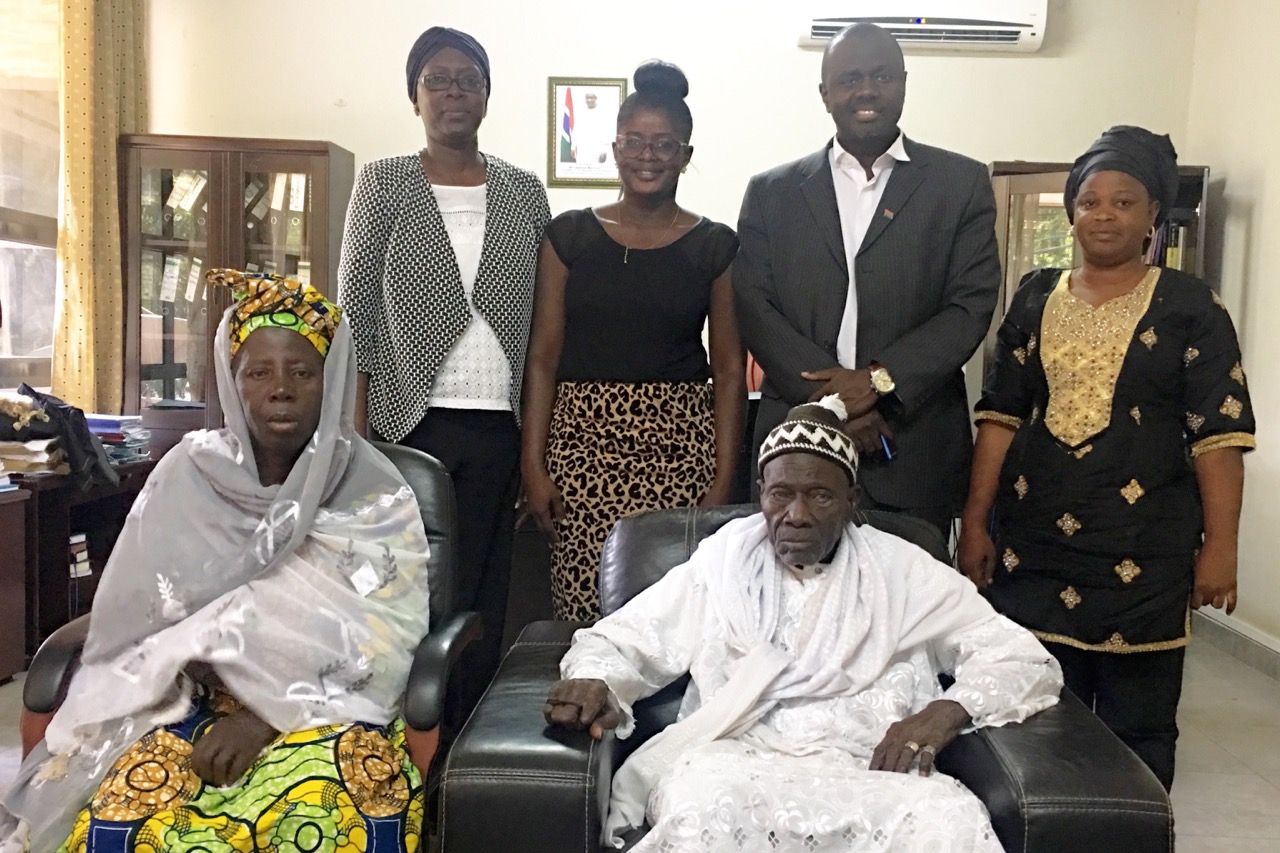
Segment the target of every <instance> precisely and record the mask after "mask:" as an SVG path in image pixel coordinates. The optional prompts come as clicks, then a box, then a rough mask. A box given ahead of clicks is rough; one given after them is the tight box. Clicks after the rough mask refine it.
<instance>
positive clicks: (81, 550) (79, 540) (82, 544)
mask: <svg viewBox="0 0 1280 853" xmlns="http://www.w3.org/2000/svg"><path fill="white" fill-rule="evenodd" d="M86 539H87V537H86V536H85V534H83V533H72V534H71V540H70V542H69V543H68V545H67V548H68V556H69V557H70V558H71V577H73V578H84V577H88V576H89V575H91V574H93V569H92V568H90V566H89V543H88V542H87V541H86Z"/></svg>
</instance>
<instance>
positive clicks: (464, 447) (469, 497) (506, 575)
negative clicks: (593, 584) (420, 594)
mask: <svg viewBox="0 0 1280 853" xmlns="http://www.w3.org/2000/svg"><path fill="white" fill-rule="evenodd" d="M399 443H400V444H403V445H406V446H408V447H412V448H415V449H417V450H421V451H422V452H424V453H429V454H430V455H432V456H434V457H435V458H436V459H439V460H440V462H441V463H442V464H443V465H444V466H445V467H446V468H448V469H449V474H450V475H451V476H452V478H453V490H454V494H455V495H456V497H457V501H458V543H457V554H458V584H457V586H458V589H457V600H458V607H459V609H461V610H474V611H477V612H478V613H479V614H480V619H481V622H482V624H483V625H484V636H483V637H482V638H481V639H480V640H478V641H477V642H475V643H473V644H472V645H471V646H470V647H469V648H468V649H467V651H466V652H465V653H464V654H463V657H462V659H461V661H460V662H459V670H458V678H457V681H456V685H455V687H454V688H453V689H451V690H450V691H449V692H450V699H449V702H448V707H447V708H446V710H445V720H444V723H445V729H446V733H447V734H448V735H452V734H455V733H456V732H457V731H458V729H460V728H461V727H462V724H463V723H464V722H466V719H467V717H468V716H470V714H471V711H472V709H474V708H475V706H476V704H477V703H478V702H479V701H480V697H481V696H482V695H483V694H484V691H485V688H486V687H488V686H489V681H490V680H491V679H492V678H493V674H494V673H495V672H496V671H497V669H498V663H499V658H500V656H501V650H502V626H503V623H504V621H505V620H506V614H507V589H508V586H509V585H510V581H511V540H512V537H513V536H514V534H515V520H516V519H515V505H516V495H517V492H518V490H519V485H520V431H519V429H517V428H516V421H515V417H514V416H513V415H512V414H511V412H503V411H493V410H485V409H429V410H428V411H427V414H426V415H425V416H424V417H423V419H422V421H421V423H419V424H418V425H417V426H416V427H414V428H413V431H412V432H410V433H409V434H408V435H406V436H405V437H404V438H402V439H401V440H400V442H399Z"/></svg>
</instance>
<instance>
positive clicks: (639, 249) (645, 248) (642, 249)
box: [618, 202, 680, 264]
mask: <svg viewBox="0 0 1280 853" xmlns="http://www.w3.org/2000/svg"><path fill="white" fill-rule="evenodd" d="M679 218H680V205H678V204H677V205H676V212H675V214H673V215H672V217H671V221H670V222H669V223H667V230H666V231H663V232H662V236H660V237H659V238H658V239H657V240H655V241H654V242H653V244H652V245H650V246H634V247H632V246H628V245H627V244H626V243H623V244H622V262H623V263H624V264H625V263H626V262H627V256H628V255H630V254H631V250H632V248H634V249H635V250H636V251H637V252H647V251H648V250H650V249H656V248H658V245H659V244H660V243H661V242H662V241H663V240H665V239H667V235H668V234H670V233H671V229H672V228H675V227H676V220H677V219H679ZM618 224H619V225H621V226H622V227H623V228H626V227H627V223H625V222H623V221H622V203H621V202H619V203H618Z"/></svg>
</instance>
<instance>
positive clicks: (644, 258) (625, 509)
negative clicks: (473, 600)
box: [521, 60, 746, 620]
mask: <svg viewBox="0 0 1280 853" xmlns="http://www.w3.org/2000/svg"><path fill="white" fill-rule="evenodd" d="M635 89H636V90H635V92H634V93H633V94H632V95H630V96H629V97H628V98H627V99H626V100H624V101H623V102H622V106H621V107H620V108H619V110H618V137H617V139H616V140H615V142H614V145H613V153H614V159H615V161H616V162H617V164H618V175H619V177H620V178H621V181H622V197H621V198H620V199H619V200H618V201H617V202H615V203H613V204H607V205H603V206H601V207H596V208H587V209H585V210H574V211H569V212H567V213H564V214H561V215H560V216H558V217H556V218H555V219H554V220H553V221H552V223H551V224H550V225H549V226H548V227H547V236H546V239H545V240H543V242H542V248H541V250H540V255H539V261H538V284H537V289H536V296H535V304H534V320H533V334H532V338H531V339H530V342H529V373H528V381H527V382H526V386H525V419H524V427H523V436H522V437H523V451H522V456H521V467H522V470H523V473H524V488H525V495H526V497H527V499H528V508H529V512H530V514H531V515H532V516H533V518H534V519H535V520H536V521H537V523H538V526H539V527H541V528H542V530H543V531H544V532H546V533H547V535H548V536H549V537H550V538H551V541H552V554H551V576H552V577H551V587H552V597H553V599H554V604H555V613H556V618H558V619H576V620H593V619H597V618H599V616H600V597H599V593H598V591H597V588H596V576H597V573H598V571H599V566H600V553H601V547H602V546H603V544H604V540H605V537H606V536H607V535H608V533H609V530H610V529H611V528H612V527H613V525H614V523H615V522H617V521H618V520H619V519H621V518H623V517H625V516H628V515H633V514H635V513H639V512H644V511H647V510H654V509H665V508H669V507H679V506H692V505H694V504H699V505H702V506H716V505H718V504H723V503H727V502H728V501H729V500H730V499H731V491H732V484H733V469H734V463H735V462H736V459H737V454H738V450H739V444H740V442H741V438H742V417H743V401H744V398H745V391H746V389H745V378H744V374H745V368H744V355H743V351H742V345H741V343H740V342H739V339H738V327H737V322H736V320H735V318H734V310H733V294H732V289H731V284H730V280H729V264H730V263H731V262H732V261H733V258H734V255H735V254H737V251H738V240H737V237H736V236H735V235H734V233H733V230H732V229H730V228H729V227H728V226H726V225H721V224H719V223H717V222H712V221H711V220H709V219H707V218H706V217H703V216H699V215H698V214H695V213H692V212H690V211H687V210H684V209H682V208H681V207H680V206H679V205H678V204H677V203H676V188H677V186H678V185H679V183H680V173H681V172H683V171H684V170H685V168H686V167H687V166H688V164H689V159H690V157H691V156H692V155H693V147H692V146H691V145H690V144H689V138H690V136H691V135H692V133H693V117H692V115H691V114H690V113H689V107H688V105H686V104H685V101H684V98H685V96H686V95H687V94H688V93H689V83H688V80H686V79H685V76H684V73H683V72H681V71H680V69H679V68H677V67H676V66H674V65H671V64H670V63H666V62H660V61H656V60H654V61H650V62H646V63H645V64H643V65H641V66H640V67H639V68H638V69H636V73H635ZM708 320H709V340H710V358H709V359H708V353H707V349H706V348H704V346H703V342H702V330H703V326H704V324H706V323H707V322H708ZM708 379H711V380H712V381H711V382H710V383H708V381H707V380H708Z"/></svg>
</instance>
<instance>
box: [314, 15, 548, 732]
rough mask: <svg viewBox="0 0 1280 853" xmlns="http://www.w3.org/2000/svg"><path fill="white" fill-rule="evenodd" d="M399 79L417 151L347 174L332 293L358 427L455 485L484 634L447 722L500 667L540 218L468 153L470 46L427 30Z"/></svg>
mask: <svg viewBox="0 0 1280 853" xmlns="http://www.w3.org/2000/svg"><path fill="white" fill-rule="evenodd" d="M405 71H406V76H407V83H408V95H409V100H410V102H412V104H413V111H414V114H415V115H417V116H419V117H420V118H421V120H422V126H423V129H424V130H425V131H426V147H425V148H423V149H422V150H421V151H419V152H418V153H416V154H409V155H404V156H400V157H389V158H387V159H384V160H378V161H375V162H372V163H369V164H368V165H366V166H365V167H364V168H362V169H361V170H360V175H359V177H358V179H357V181H356V186H355V190H354V192H353V194H352V197H351V206H350V208H349V209H348V211H347V225H346V233H345V234H344V236H343V241H342V260H341V262H340V264H339V266H338V287H339V293H340V299H341V302H342V304H343V306H344V307H345V308H346V310H347V316H348V318H349V319H350V320H351V327H352V332H353V333H354V337H355V343H356V362H357V367H358V370H359V379H358V388H357V400H356V428H357V430H358V431H360V432H361V433H362V434H365V433H366V430H367V432H368V433H369V434H371V435H373V436H375V437H378V438H381V439H384V440H387V441H394V442H397V443H400V444H404V445H408V446H409V447H414V448H417V449H418V450H422V451H425V452H426V453H429V454H431V455H432V456H434V457H436V458H437V459H439V460H440V461H441V462H443V463H444V465H445V466H446V467H447V468H448V469H449V472H450V474H451V475H452V477H453V485H454V490H455V493H456V495H457V501H458V532H459V541H458V543H457V544H456V553H457V554H458V557H459V564H460V565H459V569H460V576H461V582H460V585H461V588H460V589H459V590H458V591H457V592H458V606H459V607H460V608H461V609H463V610H476V611H479V612H480V614H481V617H482V619H483V624H484V637H483V639H482V640H480V641H479V643H477V644H476V645H475V646H473V649H477V651H475V652H474V653H472V652H471V651H470V650H469V652H468V657H467V658H464V661H463V666H462V670H463V681H464V683H463V685H462V690H461V693H462V695H461V697H460V699H461V702H460V707H457V708H454V709H451V712H450V714H449V722H451V723H454V724H457V723H460V722H461V721H462V719H463V718H465V714H466V713H468V712H469V710H470V708H471V707H472V706H473V705H474V703H475V702H476V701H478V700H479V698H480V694H481V693H482V692H483V691H484V688H485V686H486V685H487V684H488V681H489V678H490V677H491V676H492V675H493V672H494V670H495V669H496V668H497V664H498V656H499V650H500V643H501V640H502V626H503V621H504V617H505V613H506V605H507V587H508V580H509V577H510V572H511V541H512V534H513V529H514V526H515V502H516V494H517V490H518V478H519V459H520V437H519V427H518V424H517V416H518V413H519V403H520V394H521V383H522V380H523V378H524V361H525V352H526V350H527V347H528V341H529V322H530V315H531V312H532V308H533V281H534V274H535V270H536V268H537V255H538V244H539V242H540V241H541V239H542V232H543V229H544V228H545V227H546V224H547V220H548V219H550V212H549V209H548V207H547V196H546V192H545V190H543V188H542V184H541V183H540V182H539V180H538V179H537V178H536V177H535V176H534V175H533V174H532V173H531V172H527V171H525V170H523V169H518V168H516V167H515V166H513V165H511V164H510V163H507V162H506V161H504V160H501V159H499V158H497V157H494V156H492V155H490V154H485V153H483V152H482V151H481V150H480V146H479V142H478V138H477V135H478V132H479V129H480V123H481V121H483V119H484V117H485V114H486V113H487V111H488V104H489V93H490V90H491V85H490V77H489V57H488V55H487V54H486V53H485V50H484V48H483V47H481V46H480V44H479V42H477V41H476V40H475V39H474V38H472V37H471V36H469V35H467V34H466V33H462V32H459V31H457V30H453V29H449V28H447V27H432V28H431V29H429V30H427V31H426V32H424V33H423V34H422V35H421V36H420V37H419V38H418V40H417V42H415V43H414V45H413V48H412V49H411V50H410V51H409V58H408V63H407V64H406V66H405ZM458 715H461V716H458Z"/></svg>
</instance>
